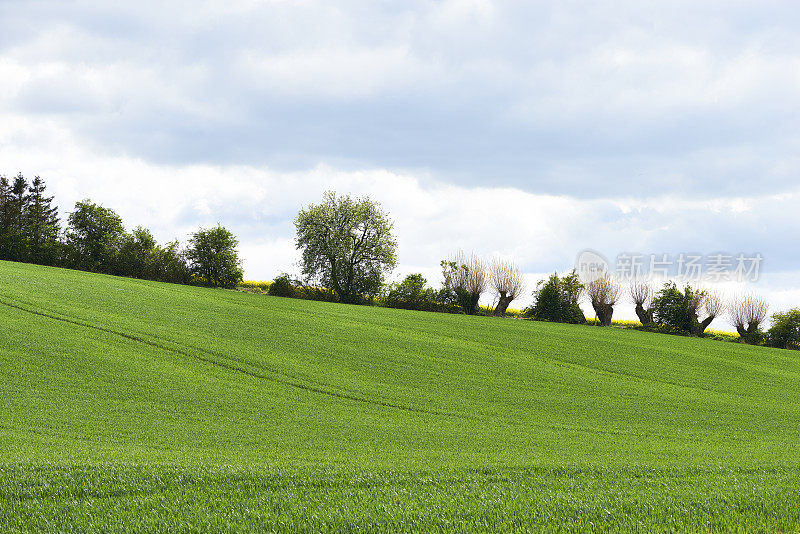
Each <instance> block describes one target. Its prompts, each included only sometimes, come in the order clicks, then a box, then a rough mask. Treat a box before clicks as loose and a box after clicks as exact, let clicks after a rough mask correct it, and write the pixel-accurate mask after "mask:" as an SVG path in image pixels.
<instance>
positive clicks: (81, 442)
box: [0, 262, 800, 531]
mask: <svg viewBox="0 0 800 534" xmlns="http://www.w3.org/2000/svg"><path fill="white" fill-rule="evenodd" d="M0 318H2V328H0V530H3V531H9V530H11V531H13V530H26V529H52V530H62V529H73V528H74V529H78V530H90V531H91V530H95V531H105V530H109V529H130V530H136V529H145V530H146V529H153V528H157V527H159V526H163V525H165V524H168V525H171V527H172V528H173V529H174V530H177V531H181V530H206V529H215V530H216V529H228V528H230V529H236V530H242V529H252V530H261V529H265V530H270V529H275V530H281V529H284V528H286V527H287V526H294V527H297V526H299V527H304V528H308V529H312V528H313V529H315V530H321V529H322V530H324V529H328V528H331V529H337V530H357V529H359V528H360V529H362V530H363V529H364V528H366V529H381V530H386V529H410V530H420V529H425V528H453V529H459V530H471V529H477V530H482V529H487V528H490V529H502V530H509V529H532V530H541V529H543V528H546V527H548V525H550V526H552V525H554V524H557V525H560V526H561V527H562V528H565V529H575V530H598V529H608V528H627V529H635V528H639V529H645V530H652V529H659V530H662V529H667V530H674V529H678V530H681V529H687V530H715V531H718V530H724V529H748V530H783V531H797V530H798V529H800V510H798V507H797V506H796V503H797V502H799V501H800V396H798V392H800V380H798V379H800V360H798V355H797V353H796V352H793V351H780V350H774V349H766V348H759V347H749V346H745V345H739V344H733V343H721V342H715V341H712V340H705V339H693V338H682V337H674V336H664V335H658V334H649V333H644V332H638V331H634V330H618V329H602V328H597V327H588V326H571V325H560V324H547V323H538V322H530V321H521V320H510V319H506V320H498V319H491V318H483V317H466V316H454V315H446V314H432V313H424V312H413V311H404V310H393V309H386V308H368V307H357V306H347V305H338V304H327V303H318V302H309V301H300V300H290V299H282V298H277V297H268V296H263V295H254V294H248V293H238V292H233V291H225V290H212V289H204V288H194V287H185V286H176V285H168V284H161V283H154V282H146V281H140V280H132V279H124V278H115V277H110V276H104V275H94V274H87V273H79V272H74V271H67V270H60V269H54V268H47V267H38V266H30V265H21V264H12V263H5V262H0ZM554 522H557V523H554Z"/></svg>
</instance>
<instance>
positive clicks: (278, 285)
mask: <svg viewBox="0 0 800 534" xmlns="http://www.w3.org/2000/svg"><path fill="white" fill-rule="evenodd" d="M267 294H268V295H272V296H273V297H289V298H294V297H296V296H297V292H296V291H295V288H294V285H293V284H292V280H291V278H289V275H288V274H286V273H283V274H281V275H280V276H278V277H277V278H275V280H273V281H272V283H271V284H270V286H269V289H268V290H267Z"/></svg>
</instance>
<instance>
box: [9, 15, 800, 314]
mask: <svg viewBox="0 0 800 534" xmlns="http://www.w3.org/2000/svg"><path fill="white" fill-rule="evenodd" d="M798 126H800V9H798V8H797V4H796V3H795V2H790V1H787V2H765V1H760V2H757V3H756V2H737V1H724V2H723V1H720V2H698V1H697V0H694V1H688V2H680V1H677V0H670V1H664V2H645V1H632V2H627V3H626V2H620V1H615V2H607V3H603V2H593V3H586V2H541V3H539V2H488V1H479V0H453V1H441V2H424V1H413V0H406V1H403V2H394V3H389V2H375V1H374V0H365V1H363V2H346V1H342V2H314V1H304V0H297V1H280V0H274V1H244V0H226V1H224V2H197V1H192V2H147V1H139V2H125V3H122V2H105V1H103V2H100V1H96V2H70V1H53V2H47V1H30V0H28V1H19V2H18V1H13V0H2V1H0V173H5V174H7V175H12V174H16V173H17V172H19V171H22V172H23V173H25V174H26V175H28V176H31V177H32V176H33V175H36V174H38V175H41V176H42V177H43V178H44V179H45V181H46V182H47V184H48V185H49V188H50V190H51V192H52V193H53V194H55V195H56V197H57V201H58V203H59V205H60V207H61V212H62V216H63V215H65V214H66V213H68V211H69V210H70V208H71V206H72V205H73V204H74V202H75V201H77V200H80V199H82V198H86V197H88V198H91V199H92V200H94V201H96V202H100V203H102V204H104V205H106V206H107V207H110V208H113V209H114V210H116V211H117V212H118V213H120V214H121V215H122V216H123V218H124V220H125V222H126V224H127V225H128V226H129V227H133V226H136V225H144V226H147V227H149V228H151V229H152V230H153V231H154V233H155V234H156V236H157V237H158V238H160V239H161V240H169V239H173V238H180V239H181V240H185V239H186V237H187V235H188V233H189V232H190V231H191V230H193V229H195V228H197V227H198V226H203V225H205V226H208V225H212V224H216V223H221V224H223V225H225V226H227V227H229V228H230V229H231V230H232V231H234V232H235V233H236V234H237V235H238V236H239V238H240V240H241V251H242V254H243V257H244V264H245V274H246V276H247V277H248V278H254V279H271V278H272V277H274V276H275V275H276V274H278V273H279V272H281V271H289V272H297V271H298V269H297V268H296V266H295V265H294V262H295V261H296V259H297V255H296V253H295V250H294V245H293V237H294V228H293V225H292V219H293V217H294V216H295V214H296V213H297V211H298V210H299V209H300V208H301V207H302V206H304V205H308V204H309V203H312V202H316V201H318V200H319V199H320V198H321V196H322V193H323V192H324V191H325V190H327V189H333V190H335V191H337V192H339V193H351V194H354V195H362V194H366V195H368V196H370V197H371V198H372V199H374V200H377V201H380V202H381V203H382V204H383V206H384V207H385V208H386V209H387V210H388V211H389V212H390V214H391V215H392V217H393V219H394V220H395V228H396V233H397V237H398V241H399V251H398V254H399V262H400V265H399V267H398V269H397V270H396V271H395V273H394V274H393V278H400V277H402V276H404V275H406V274H409V273H411V272H416V271H422V272H423V273H425V274H426V275H427V276H428V278H429V280H430V281H431V282H432V283H434V284H436V283H438V282H439V276H438V275H437V271H438V263H439V260H440V259H442V258H444V257H446V256H448V255H450V254H452V253H453V252H455V251H456V250H458V249H459V248H460V249H464V250H467V251H470V250H474V251H476V252H477V253H479V254H482V255H484V256H486V257H491V256H502V257H505V258H509V259H512V260H514V261H515V262H516V263H518V264H519V265H520V267H522V269H523V270H524V271H526V272H527V273H529V276H530V278H531V285H535V280H536V279H537V278H538V277H539V276H540V275H541V273H546V272H552V271H554V270H558V271H564V270H567V269H570V268H571V267H572V266H573V264H574V262H575V257H576V255H577V254H578V252H579V251H580V250H582V249H585V248H592V249H595V250H598V251H600V252H601V253H603V254H604V255H606V256H607V257H609V258H615V257H616V256H617V255H618V254H620V253H623V252H639V253H642V254H652V253H655V254H664V253H666V254H670V255H673V256H676V255H678V254H679V253H681V252H684V253H699V254H704V255H707V254H712V253H718V252H726V253H730V254H738V253H740V252H744V253H748V254H754V253H761V254H762V255H763V257H764V260H763V264H762V265H761V272H762V276H761V278H760V280H759V281H758V282H757V283H754V284H750V286H749V288H750V289H751V290H753V291H756V292H759V293H761V294H764V295H766V296H767V297H768V298H769V300H770V301H771V303H772V306H773V310H777V309H783V308H787V307H790V306H800V247H798V241H799V240H798V228H800V209H798V208H800V181H798V176H800V174H799V172H800V150H798V148H800V133H799V132H798ZM530 289H532V287H531V288H530ZM743 289H744V288H742V287H737V288H736V290H737V291H739V290H743ZM729 290H730V288H729ZM528 300H529V299H528ZM518 304H519V303H518ZM631 308H632V307H631ZM622 313H623V315H625V316H632V315H633V314H632V309H631V310H627V311H623V312H622ZM715 325H716V326H719V327H720V328H724V327H725V325H724V324H722V323H721V322H720V323H719V324H717V323H715Z"/></svg>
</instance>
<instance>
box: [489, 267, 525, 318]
mask: <svg viewBox="0 0 800 534" xmlns="http://www.w3.org/2000/svg"><path fill="white" fill-rule="evenodd" d="M489 275H490V277H489V279H490V282H491V285H492V290H493V291H494V293H495V295H496V296H497V306H495V308H494V312H493V315H495V316H496V317H503V316H504V315H505V314H506V310H507V309H508V306H509V304H511V302H512V301H513V300H514V299H516V298H518V297H519V296H520V295H521V294H522V290H523V289H524V288H525V277H524V276H523V275H522V271H520V270H519V268H518V267H517V266H516V265H514V264H513V263H511V262H508V261H505V260H500V259H495V260H493V261H492V263H491V266H490V267H489Z"/></svg>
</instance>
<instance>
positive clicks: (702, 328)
mask: <svg viewBox="0 0 800 534" xmlns="http://www.w3.org/2000/svg"><path fill="white" fill-rule="evenodd" d="M713 320H714V317H706V318H705V319H703V322H701V323H700V326H699V327H698V328H697V334H698V335H702V334H703V332H705V331H706V328H708V325H710V324H711V321H713Z"/></svg>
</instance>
